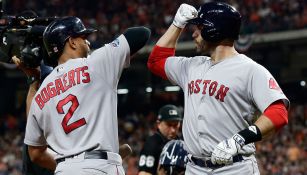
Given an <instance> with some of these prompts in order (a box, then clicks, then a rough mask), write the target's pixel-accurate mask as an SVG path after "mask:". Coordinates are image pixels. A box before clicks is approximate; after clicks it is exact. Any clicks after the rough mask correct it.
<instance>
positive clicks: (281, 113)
mask: <svg viewBox="0 0 307 175" xmlns="http://www.w3.org/2000/svg"><path fill="white" fill-rule="evenodd" d="M264 115H265V116H267V117H268V118H269V119H270V120H271V121H272V123H273V124H274V126H275V128H276V129H277V130H279V129H280V128H282V127H283V126H284V125H286V124H288V112H287V109H286V107H285V104H284V103H283V102H282V100H278V101H275V102H274V103H272V104H271V105H270V106H269V107H267V108H266V109H265V111H264Z"/></svg>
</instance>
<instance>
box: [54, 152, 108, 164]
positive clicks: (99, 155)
mask: <svg viewBox="0 0 307 175" xmlns="http://www.w3.org/2000/svg"><path fill="white" fill-rule="evenodd" d="M74 156H77V155H71V156H67V157H63V158H60V159H56V160H55V161H56V163H57V164H59V163H61V162H64V161H65V159H66V158H73V157H74ZM84 159H105V160H108V154H107V152H105V151H101V150H94V151H85V152H84Z"/></svg>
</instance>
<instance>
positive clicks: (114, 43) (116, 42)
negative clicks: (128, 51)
mask: <svg viewBox="0 0 307 175" xmlns="http://www.w3.org/2000/svg"><path fill="white" fill-rule="evenodd" d="M110 45H111V46H113V47H118V46H119V39H118V38H116V39H115V40H113V41H112V42H111V43H110Z"/></svg>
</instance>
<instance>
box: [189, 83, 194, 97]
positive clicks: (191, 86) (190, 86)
mask: <svg viewBox="0 0 307 175" xmlns="http://www.w3.org/2000/svg"><path fill="white" fill-rule="evenodd" d="M188 86H189V94H190V95H191V94H192V93H193V89H194V81H191V82H190V83H189V84H188Z"/></svg>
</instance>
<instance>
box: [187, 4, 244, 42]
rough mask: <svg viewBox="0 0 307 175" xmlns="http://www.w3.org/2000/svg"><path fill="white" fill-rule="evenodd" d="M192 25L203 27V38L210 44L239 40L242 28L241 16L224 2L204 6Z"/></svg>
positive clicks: (192, 21) (191, 22)
mask: <svg viewBox="0 0 307 175" xmlns="http://www.w3.org/2000/svg"><path fill="white" fill-rule="evenodd" d="M189 23H190V24H195V25H202V26H203V28H202V29H201V36H202V37H203V38H204V40H206V41H209V42H219V41H222V40H223V39H226V38H229V39H234V40H237V39H238V38H239V32H240V27H241V14H240V13H239V12H238V11H237V10H236V9H235V8H234V7H232V6H230V5H228V4H226V3H222V2H209V3H205V4H203V5H202V6H201V7H200V8H199V10H198V16H197V18H195V19H192V20H190V21H189Z"/></svg>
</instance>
